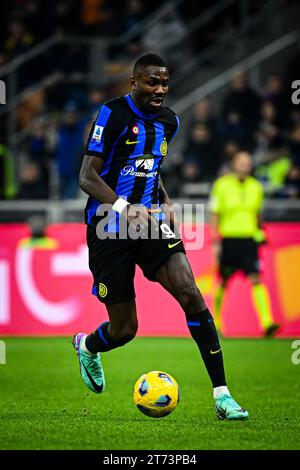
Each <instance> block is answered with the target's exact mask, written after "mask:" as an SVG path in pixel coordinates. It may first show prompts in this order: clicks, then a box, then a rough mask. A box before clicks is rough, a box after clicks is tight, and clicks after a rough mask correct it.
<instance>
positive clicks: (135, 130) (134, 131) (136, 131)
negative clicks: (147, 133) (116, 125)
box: [132, 124, 140, 135]
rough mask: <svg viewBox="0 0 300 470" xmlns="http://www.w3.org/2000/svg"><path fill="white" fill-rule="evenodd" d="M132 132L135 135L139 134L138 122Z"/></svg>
mask: <svg viewBox="0 0 300 470" xmlns="http://www.w3.org/2000/svg"><path fill="white" fill-rule="evenodd" d="M132 132H133V133H134V134H135V135H137V134H138V133H139V132H140V130H139V128H138V126H137V125H136V124H135V125H134V126H133V128H132Z"/></svg>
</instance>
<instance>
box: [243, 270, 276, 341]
mask: <svg viewBox="0 0 300 470" xmlns="http://www.w3.org/2000/svg"><path fill="white" fill-rule="evenodd" d="M248 279H249V281H250V283H251V291H252V299H253V304H254V307H255V310H256V312H257V316H258V319H259V323H260V326H261V328H262V329H263V331H264V332H265V336H273V335H274V334H275V332H276V331H277V330H278V328H279V327H280V325H279V324H278V323H275V322H274V319H273V315H272V306H271V299H270V294H269V291H268V288H267V286H266V285H265V284H263V283H262V282H261V280H260V276H259V274H258V273H249V274H248Z"/></svg>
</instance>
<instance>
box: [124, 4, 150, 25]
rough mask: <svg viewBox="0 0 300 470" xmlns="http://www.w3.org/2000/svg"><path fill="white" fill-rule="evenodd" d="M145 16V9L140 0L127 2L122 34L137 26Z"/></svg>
mask: <svg viewBox="0 0 300 470" xmlns="http://www.w3.org/2000/svg"><path fill="white" fill-rule="evenodd" d="M144 16H145V8H144V5H143V2H142V1H141V0H127V2H126V7H125V12H124V17H123V21H122V29H123V31H124V32H126V31H129V30H130V29H131V28H134V27H135V26H137V25H138V24H139V23H140V21H141V20H142V19H143V18H144Z"/></svg>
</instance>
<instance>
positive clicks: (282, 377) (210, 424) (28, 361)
mask: <svg viewBox="0 0 300 470" xmlns="http://www.w3.org/2000/svg"><path fill="white" fill-rule="evenodd" d="M5 343H6V347H7V350H6V358H7V364H6V365H0V397H1V398H0V449H106V450H115V449H120V450H125V449H132V450H136V449H146V450H187V449H191V450H197V449H299V448H300V419H299V418H300V411H299V386H300V365H298V366H297V365H293V364H292V362H291V354H292V352H293V350H292V349H291V341H290V340H250V339H248V340H246V339H244V340H243V339H223V341H222V346H223V352H224V356H225V365H226V370H227V379H228V383H229V386H230V390H231V393H232V395H233V396H234V397H235V398H236V400H237V401H238V402H239V403H240V404H241V405H242V406H244V407H246V408H247V409H248V411H249V413H250V419H249V420H248V421H245V422H229V421H219V420H217V418H216V416H215V411H214V402H213V400H212V393H211V388H210V383H209V380H208V376H207V374H206V371H205V369H204V366H203V364H202V360H201V359H200V355H199V352H198V350H197V347H196V345H195V344H194V343H193V341H192V340H191V339H185V338H181V339H174V338H172V339H171V338H137V339H135V340H134V341H133V342H132V343H130V344H128V345H126V346H125V347H123V348H120V349H117V350H115V351H111V352H109V353H106V354H103V355H102V362H103V365H104V368H105V373H106V382H107V388H106V391H105V393H103V394H102V395H94V394H93V393H92V392H89V391H88V389H87V388H85V386H84V384H83V382H82V381H81V378H80V376H79V367H78V364H77V358H76V355H75V351H74V350H73V348H72V346H71V339H70V338H22V339H16V338H14V339H12V338H10V339H5ZM157 369H159V370H163V371H166V372H169V373H170V374H171V375H173V376H174V377H175V378H176V380H177V381H178V383H179V386H180V390H181V401H180V403H179V405H178V408H177V409H176V410H175V411H174V413H173V414H171V415H169V416H167V417H165V418H162V419H158V420H157V419H153V418H148V417H146V416H144V415H143V414H141V413H140V412H139V411H138V409H137V408H136V407H135V406H134V404H133V402H132V389H133V385H134V383H135V381H136V380H137V379H138V377H139V376H140V375H142V373H144V372H148V371H150V370H157Z"/></svg>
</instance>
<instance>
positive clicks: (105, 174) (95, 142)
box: [73, 53, 248, 420]
mask: <svg viewBox="0 0 300 470" xmlns="http://www.w3.org/2000/svg"><path fill="white" fill-rule="evenodd" d="M130 85H131V91H130V93H129V94H128V95H126V96H122V97H119V98H116V99H113V100H111V101H108V102H107V103H105V104H104V105H103V106H102V107H101V109H100V111H99V114H98V116H97V118H96V121H95V123H94V125H93V126H92V129H91V132H90V135H89V138H88V142H87V148H86V154H85V156H84V158H83V162H82V167H81V171H80V187H81V188H82V189H83V190H84V191H85V192H86V193H87V194H88V195H89V199H88V202H87V206H86V210H85V214H86V223H87V243H88V248H89V266H90V269H91V271H92V274H93V277H94V286H93V291H94V293H95V294H96V295H97V297H98V299H99V301H100V302H103V303H104V304H105V306H106V309H107V312H108V317H109V321H107V322H104V323H102V324H101V325H100V326H99V327H98V328H97V329H96V330H95V331H93V332H92V333H90V334H89V335H87V334H85V333H78V334H76V335H75V336H74V338H73V345H74V347H75V349H76V352H77V355H78V359H79V364H80V373H81V377H82V379H83V381H84V383H85V384H86V385H87V387H89V389H90V390H92V391H93V392H95V393H101V392H103V391H104V387H105V378H104V372H103V368H102V365H101V361H100V354H99V353H102V352H106V351H110V350H111V349H114V348H117V347H120V346H123V345H124V344H126V343H127V342H129V341H131V340H132V339H133V338H134V336H135V334H136V332H137V328H138V322H137V312H136V304H135V291H134V285H133V281H134V274H135V266H136V265H138V266H140V268H141V269H142V271H143V273H144V275H145V277H146V278H147V279H149V280H150V281H154V282H159V283H160V284H161V285H162V287H163V288H164V289H166V290H167V291H168V292H169V293H170V294H171V295H172V296H173V297H174V298H175V299H176V300H177V301H178V302H179V304H180V305H181V307H182V309H183V311H184V313H185V316H186V321H187V326H188V328H189V330H190V333H191V335H192V337H193V339H194V340H195V342H196V343H197V346H198V348H199V350H200V353H201V355H202V358H203V361H204V364H205V367H206V369H207V372H208V374H209V377H210V379H211V382H212V385H213V396H214V398H215V405H216V411H217V416H218V417H219V418H220V419H225V418H227V419H232V420H234V419H236V420H239V419H246V418H247V417H248V412H247V411H246V410H245V409H243V408H241V407H240V406H239V405H238V404H237V403H236V401H235V400H234V399H233V398H232V397H231V395H230V393H229V390H228V388H227V385H226V379H225V372H224V365H223V356H222V350H221V346H220V343H219V339H218V335H217V331H216V328H215V325H214V321H213V318H212V315H211V314H210V312H209V310H208V308H207V306H206V305H205V302H204V300H203V297H202V295H201V293H200V291H199V289H198V288H197V286H196V284H195V281H194V277H193V274H192V271H191V268H190V265H189V262H188V260H187V257H186V253H185V250H184V247H183V243H182V241H181V239H180V238H179V236H177V235H176V234H175V233H174V232H175V231H176V228H175V225H174V219H173V217H172V215H171V216H170V217H167V214H166V213H168V212H170V211H169V210H168V208H170V209H171V202H170V199H169V197H168V195H167V193H166V191H165V189H164V186H163V185H162V182H161V180H160V166H161V164H162V162H163V160H164V158H166V155H167V152H168V146H169V144H170V142H171V140H172V139H173V137H174V136H175V134H176V133H177V131H178V128H179V119H178V116H176V114H175V113H174V112H173V111H171V110H170V109H168V108H166V107H163V101H164V99H165V97H166V95H167V93H168V86H169V71H168V67H167V65H166V63H165V62H164V60H163V59H162V58H161V57H160V56H158V55H156V54H151V53H148V54H145V55H143V56H141V57H140V58H139V59H138V60H137V61H136V63H135V64H134V68H133V74H132V77H131V78H130ZM107 204H108V205H109V207H110V209H111V210H110V211H109V215H108V223H107V224H106V229H105V230H106V231H107V233H110V234H112V233H113V232H116V233H115V238H113V237H109V238H104V237H103V236H102V228H101V227H103V225H101V224H102V222H103V213H102V209H101V208H102V206H103V205H107ZM137 204H141V205H142V206H141V207H139V209H138V210H136V208H137V206H136V205H137ZM163 205H164V206H165V207H166V208H167V210H165V211H162V206H163ZM99 214H100V215H99ZM115 216H116V217H115ZM124 218H125V219H126V220H127V223H128V225H132V224H133V225H134V226H135V227H136V229H137V231H138V230H139V229H140V231H141V234H142V233H145V231H146V233H147V227H149V226H154V227H155V228H156V230H157V231H158V232H159V233H160V235H161V236H160V238H159V239H158V238H157V237H156V238H155V237H152V238H148V239H147V238H145V237H140V238H138V239H135V238H134V237H132V238H130V237H127V238H123V237H121V235H120V231H119V229H120V227H121V224H122V221H123V220H124ZM149 222H151V224H149V225H148V223H149ZM118 231H119V232H118ZM100 232H101V234H100ZM158 232H155V231H154V233H156V234H157V233H158ZM98 235H101V236H98ZM163 235H165V236H163Z"/></svg>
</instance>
